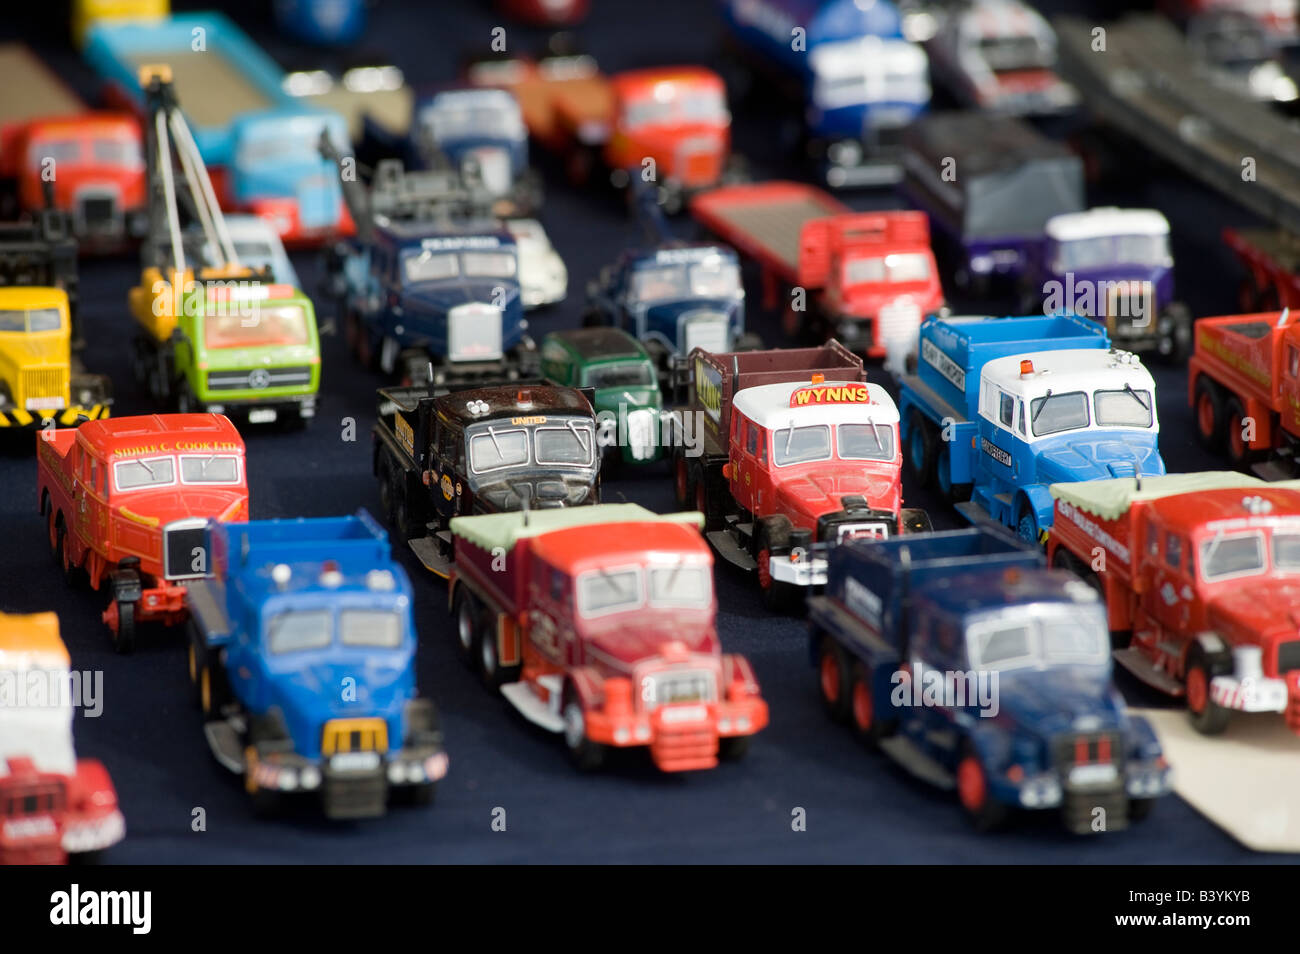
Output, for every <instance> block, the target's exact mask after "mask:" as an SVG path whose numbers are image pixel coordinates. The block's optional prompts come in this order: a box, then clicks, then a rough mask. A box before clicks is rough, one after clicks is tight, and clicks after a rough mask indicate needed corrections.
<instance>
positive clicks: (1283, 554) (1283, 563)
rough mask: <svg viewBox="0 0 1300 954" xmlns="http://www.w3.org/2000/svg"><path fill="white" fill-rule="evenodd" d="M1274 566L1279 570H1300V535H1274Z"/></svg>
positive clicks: (1276, 532) (1276, 533)
mask: <svg viewBox="0 0 1300 954" xmlns="http://www.w3.org/2000/svg"><path fill="white" fill-rule="evenodd" d="M1273 566H1275V567H1277V568H1278V569H1279V570H1288V571H1294V570H1300V533H1283V532H1281V531H1280V530H1279V531H1274V533H1273Z"/></svg>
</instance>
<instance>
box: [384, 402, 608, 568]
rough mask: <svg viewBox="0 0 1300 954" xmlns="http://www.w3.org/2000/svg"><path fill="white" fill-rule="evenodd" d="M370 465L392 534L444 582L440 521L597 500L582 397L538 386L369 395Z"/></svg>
mask: <svg viewBox="0 0 1300 954" xmlns="http://www.w3.org/2000/svg"><path fill="white" fill-rule="evenodd" d="M379 400H380V404H379V413H378V418H379V419H378V420H377V421H376V423H375V430H374V457H373V467H374V473H375V476H376V477H377V478H378V480H379V496H380V500H381V502H382V504H383V508H384V511H385V513H386V515H387V517H388V523H389V526H390V527H392V528H393V535H394V536H395V537H396V538H397V539H398V540H399V541H400V540H406V541H409V543H410V546H411V549H412V550H413V551H414V552H415V555H416V556H418V557H419V558H420V562H422V563H423V564H424V566H425V568H426V569H428V570H430V571H431V572H433V573H435V574H438V575H439V576H444V577H445V576H446V575H447V573H448V568H449V567H450V565H451V562H452V560H453V559H454V554H453V540H452V536H451V533H450V532H449V529H450V521H451V519H452V518H453V517H456V516H461V515H465V514H473V513H496V512H499V511H510V510H523V509H527V510H545V509H550V508H554V507H572V506H579V505H583V504H593V503H597V502H598V501H599V500H600V454H599V453H598V452H597V450H598V448H597V442H596V418H595V414H594V412H593V411H592V407H591V401H590V399H589V398H588V397H587V396H586V395H585V394H583V393H581V392H579V391H576V390H574V389H573V388H560V387H552V386H549V385H546V384H543V383H541V382H520V383H516V384H510V385H496V386H489V387H471V388H466V389H463V390H458V391H450V392H448V391H447V390H446V389H442V388H438V389H435V388H432V387H429V386H425V385H413V386H410V387H400V388H384V389H382V390H380V392H379Z"/></svg>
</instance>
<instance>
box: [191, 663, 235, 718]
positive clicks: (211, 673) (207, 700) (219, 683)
mask: <svg viewBox="0 0 1300 954" xmlns="http://www.w3.org/2000/svg"><path fill="white" fill-rule="evenodd" d="M229 702H230V687H229V684H228V683H227V682H226V672H225V670H224V669H222V668H221V666H220V665H219V664H218V663H217V661H216V660H215V659H213V658H212V656H211V655H210V654H208V653H205V654H204V658H203V659H201V660H200V661H199V708H200V709H201V710H203V718H204V721H206V722H214V721H216V720H217V719H220V718H221V711H222V710H223V709H224V708H225V707H226V705H227V704H228V703H229Z"/></svg>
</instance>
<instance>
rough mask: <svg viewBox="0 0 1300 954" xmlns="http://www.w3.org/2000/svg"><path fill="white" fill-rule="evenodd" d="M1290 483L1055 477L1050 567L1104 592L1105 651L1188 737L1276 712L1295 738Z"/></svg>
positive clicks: (1294, 548) (1298, 707)
mask: <svg viewBox="0 0 1300 954" xmlns="http://www.w3.org/2000/svg"><path fill="white" fill-rule="evenodd" d="M1298 490H1300V486H1297V484H1295V483H1294V482H1288V483H1285V484H1276V483H1275V484H1267V483H1264V482H1263V481H1260V480H1259V479H1258V478H1255V477H1250V476H1248V475H1246V474H1237V473H1231V472H1218V473H1216V472H1209V473H1199V474H1170V475H1168V476H1163V477H1150V478H1147V477H1144V478H1143V479H1142V480H1141V481H1140V482H1139V481H1135V480H1134V479H1132V478H1120V479H1114V480H1094V481H1086V482H1083V483H1060V484H1054V485H1053V486H1052V495H1053V497H1055V498H1056V522H1055V524H1054V525H1053V527H1052V533H1051V536H1050V537H1049V539H1048V542H1047V550H1048V554H1049V555H1050V559H1051V560H1052V564H1053V566H1064V567H1068V568H1069V569H1072V570H1074V571H1075V572H1076V573H1078V574H1080V575H1081V576H1083V577H1084V578H1085V579H1086V580H1088V581H1089V582H1090V583H1091V584H1092V585H1093V586H1094V587H1095V588H1097V590H1098V591H1099V592H1100V593H1101V594H1102V595H1103V596H1104V597H1105V599H1106V603H1107V606H1108V608H1109V615H1110V623H1109V625H1110V629H1111V631H1112V632H1115V633H1119V634H1129V635H1128V640H1127V641H1128V645H1123V644H1124V642H1125V641H1126V640H1125V638H1124V637H1123V636H1121V637H1120V639H1119V640H1118V642H1119V643H1120V644H1121V646H1122V648H1120V649H1117V650H1116V651H1115V659H1116V660H1117V661H1118V662H1119V663H1120V664H1121V665H1123V666H1124V668H1126V669H1128V670H1129V671H1130V672H1132V673H1133V675H1135V676H1136V677H1137V678H1138V679H1140V680H1142V681H1143V682H1145V683H1147V684H1148V685H1150V686H1152V687H1154V688H1156V689H1158V690H1160V691H1161V692H1165V693H1168V694H1169V695H1171V696H1175V697H1185V699H1186V701H1187V714H1188V717H1189V718H1190V720H1191V723H1192V726H1193V727H1194V728H1195V729H1196V730H1197V731H1199V732H1202V733H1205V734H1207V735H1212V734H1215V733H1218V732H1222V731H1223V730H1224V729H1225V728H1226V727H1227V725H1228V722H1229V714H1230V713H1231V712H1232V711H1234V710H1235V711H1238V712H1278V713H1281V714H1282V717H1283V719H1285V721H1286V724H1287V727H1288V728H1289V729H1291V730H1292V731H1293V732H1300V638H1297V635H1296V624H1295V615H1296V612H1297V606H1298V605H1300V599H1298V598H1297V593H1296V588H1295V572H1296V569H1297V568H1300V559H1298V558H1297V556H1296V554H1297V553H1298V552H1300V549H1298V548H1300V492H1297V491H1298Z"/></svg>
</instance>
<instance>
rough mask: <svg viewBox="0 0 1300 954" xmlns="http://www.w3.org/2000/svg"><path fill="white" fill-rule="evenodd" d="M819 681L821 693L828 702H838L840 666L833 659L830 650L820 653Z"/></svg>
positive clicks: (833, 655)
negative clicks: (820, 682)
mask: <svg viewBox="0 0 1300 954" xmlns="http://www.w3.org/2000/svg"><path fill="white" fill-rule="evenodd" d="M821 681H822V695H823V696H825V697H826V699H827V701H829V702H839V700H840V666H839V663H837V662H836V661H835V654H834V653H831V652H827V653H823V654H822V664H821Z"/></svg>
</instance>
